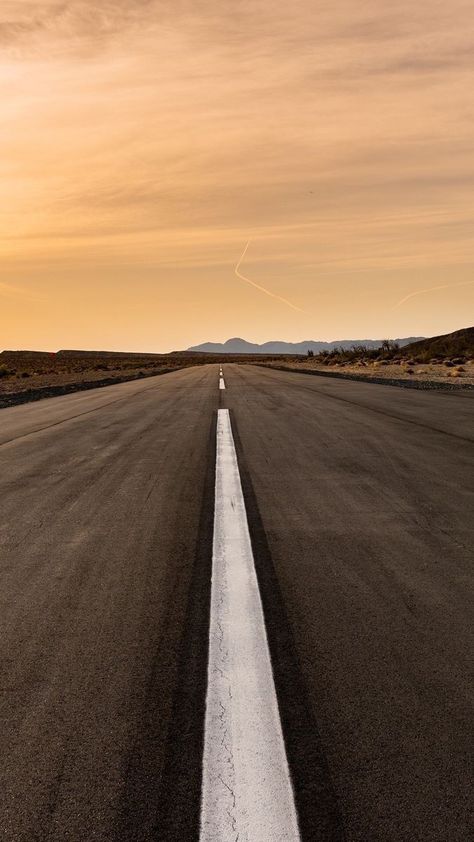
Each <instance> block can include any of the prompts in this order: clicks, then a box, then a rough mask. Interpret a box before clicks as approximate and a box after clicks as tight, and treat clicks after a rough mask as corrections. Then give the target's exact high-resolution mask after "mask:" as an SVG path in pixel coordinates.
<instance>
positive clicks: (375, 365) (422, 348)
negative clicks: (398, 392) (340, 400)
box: [262, 328, 474, 389]
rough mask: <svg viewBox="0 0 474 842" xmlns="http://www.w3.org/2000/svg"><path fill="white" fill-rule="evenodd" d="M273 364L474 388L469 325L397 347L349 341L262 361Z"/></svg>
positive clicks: (386, 380) (409, 383) (394, 381)
mask: <svg viewBox="0 0 474 842" xmlns="http://www.w3.org/2000/svg"><path fill="white" fill-rule="evenodd" d="M262 362H264V364H268V365H271V366H274V367H277V368H285V369H291V370H293V371H305V372H309V373H312V374H319V375H322V376H326V377H346V378H349V379H356V380H370V381H371V382H375V383H389V384H394V385H401V386H409V387H414V388H419V389H457V388H463V389H466V388H467V389H472V388H474V328H463V329H462V330H457V331H455V332H454V333H448V334H445V335H444V336H434V337H432V338H431V339H423V340H421V341H419V342H413V343H412V344H411V345H406V346H405V347H403V348H399V347H398V345H397V344H396V343H395V342H391V341H390V340H385V342H384V343H383V345H382V346H381V347H380V348H377V349H371V348H367V347H364V346H363V345H359V346H354V347H353V348H352V349H349V350H348V349H343V348H339V349H337V348H336V349H334V350H333V351H330V352H324V351H323V352H322V353H320V354H318V355H317V356H311V355H308V356H307V357H287V358H286V359H285V360H284V361H282V360H279V361H275V360H273V361H268V363H267V361H262Z"/></svg>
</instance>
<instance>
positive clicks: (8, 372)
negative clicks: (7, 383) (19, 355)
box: [0, 365, 15, 377]
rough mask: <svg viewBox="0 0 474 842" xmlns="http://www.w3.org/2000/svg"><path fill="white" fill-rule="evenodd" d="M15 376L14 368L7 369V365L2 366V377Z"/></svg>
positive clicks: (0, 374) (0, 373) (0, 369)
mask: <svg viewBox="0 0 474 842" xmlns="http://www.w3.org/2000/svg"><path fill="white" fill-rule="evenodd" d="M12 374H15V372H14V370H13V369H12V368H7V366H6V365H0V377H11V376H12Z"/></svg>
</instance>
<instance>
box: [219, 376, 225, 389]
mask: <svg viewBox="0 0 474 842" xmlns="http://www.w3.org/2000/svg"><path fill="white" fill-rule="evenodd" d="M219 389H225V383H224V378H223V377H219Z"/></svg>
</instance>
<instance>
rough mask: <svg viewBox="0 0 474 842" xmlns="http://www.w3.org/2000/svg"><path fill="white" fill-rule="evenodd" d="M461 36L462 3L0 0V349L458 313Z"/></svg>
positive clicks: (361, 332) (468, 197)
mask: <svg viewBox="0 0 474 842" xmlns="http://www.w3.org/2000/svg"><path fill="white" fill-rule="evenodd" d="M473 35H474V6H473V3H472V0H451V2H450V3H449V4H448V3H446V2H438V0H420V2H417V3H413V1H412V0H397V2H392V0H390V2H389V0H365V1H364V0H300V2H296V3H283V2H279V0H277V2H275V0H249V1H248V2H247V0H245V2H241V0H232V2H228V1H227V0H193V1H192V0H172V2H171V0H160V2H155V0H115V2H107V0H105V2H99V0H94V2H91V0H78V1H77V2H76V1H75V0H72V2H67V0H66V1H65V2H56V1H55V0H51V2H43V0H36V2H30V1H29V0H2V2H0V85H1V92H0V94H1V95H0V115H1V120H0V137H1V155H0V170H1V179H2V202H1V211H0V213H1V227H0V256H1V267H2V268H1V275H0V347H1V348H41V349H51V350H55V349H58V348H73V347H74V348H109V349H114V348H116V349H123V350H149V351H166V350H171V349H173V348H183V347H187V346H189V345H191V344H195V343H198V342H201V341H204V340H213V341H221V340H223V339H226V338H227V337H229V336H233V335H239V336H244V337H245V338H247V339H249V340H252V341H258V342H262V341H265V340H268V339H286V340H302V339H342V338H369V337H377V338H378V337H384V336H391V337H395V336H409V335H425V336H430V335H433V334H436V333H445V332H448V331H451V330H455V329H457V328H460V327H463V326H466V325H468V324H470V323H472V321H473V319H472V314H473V312H474V275H473V264H474V247H473V180H474V119H473V118H474V100H473V91H474V72H473V70H474V52H473V46H472V45H473ZM249 239H250V240H251V242H250V245H249V247H248V249H247V252H246V254H245V257H244V261H243V263H242V264H241V266H240V267H239V274H240V275H242V276H243V277H239V276H238V275H237V274H236V273H235V271H234V270H235V267H236V265H237V263H238V261H239V259H240V257H241V255H242V252H243V250H244V247H245V245H246V243H247V241H248V240H249ZM244 278H248V279H250V280H251V281H253V282H254V283H256V284H258V285H259V286H260V287H263V288H264V289H257V288H256V287H255V286H251V285H250V284H249V283H248V282H247V281H246V280H244ZM437 287H441V289H436V288H437ZM433 288H435V289H433ZM264 290H267V291H268V292H269V293H272V294H273V295H269V294H267V293H266V292H265V291H264ZM427 290H429V291H427ZM420 291H421V292H420ZM412 293H417V294H416V295H412ZM273 296H278V297H273ZM407 296H410V297H408V298H407ZM405 298H406V299H407V300H403V299H405ZM282 299H286V301H283V300H282Z"/></svg>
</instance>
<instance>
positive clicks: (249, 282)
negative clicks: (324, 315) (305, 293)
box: [234, 240, 306, 313]
mask: <svg viewBox="0 0 474 842" xmlns="http://www.w3.org/2000/svg"><path fill="white" fill-rule="evenodd" d="M250 242H251V241H250V240H249V241H248V243H247V245H246V246H245V248H244V250H243V252H242V256H241V258H240V260H239V262H238V263H237V266H236V267H235V270H234V271H235V274H236V275H237V277H238V278H240V280H241V281H245V283H246V284H250V286H252V287H255V289H259V290H260V292H264V293H265V295H269V296H270V298H276V299H277V301H282V302H283V304H286V305H287V307H291V309H292V310H297V311H298V313H305V312H306V311H305V310H302V309H301V307H297V306H296V304H292V303H291V301H288V299H287V298H283V296H281V295H277V294H276V293H275V292H270V290H269V289H265V287H262V286H260V284H256V283H255V281H251V280H250V278H246V277H245V275H242V274H241V273H240V272H239V267H240V266H241V264H242V262H243V259H244V257H245V255H246V253H247V249H248V247H249V245H250Z"/></svg>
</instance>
